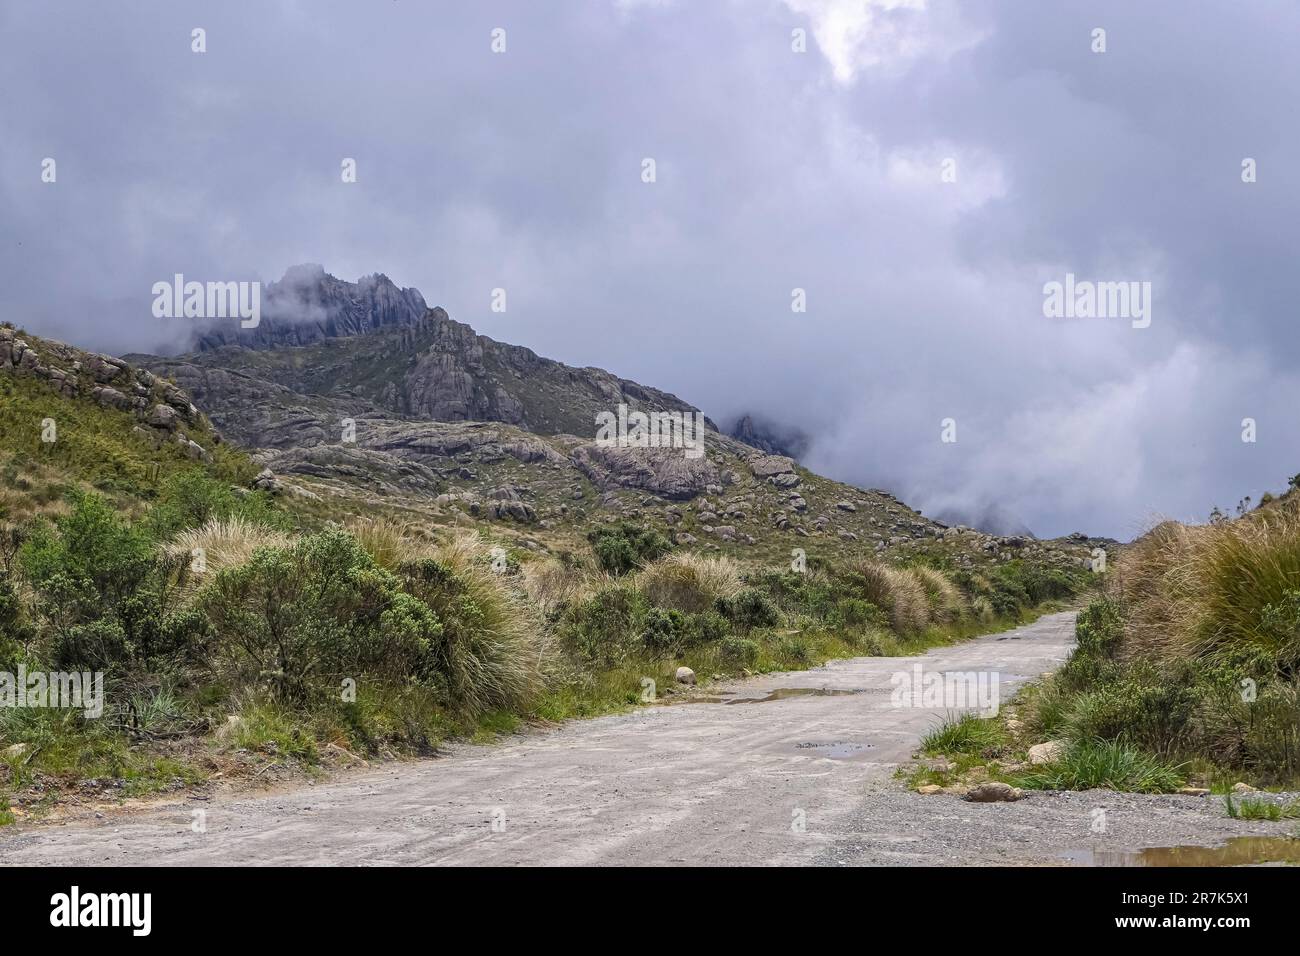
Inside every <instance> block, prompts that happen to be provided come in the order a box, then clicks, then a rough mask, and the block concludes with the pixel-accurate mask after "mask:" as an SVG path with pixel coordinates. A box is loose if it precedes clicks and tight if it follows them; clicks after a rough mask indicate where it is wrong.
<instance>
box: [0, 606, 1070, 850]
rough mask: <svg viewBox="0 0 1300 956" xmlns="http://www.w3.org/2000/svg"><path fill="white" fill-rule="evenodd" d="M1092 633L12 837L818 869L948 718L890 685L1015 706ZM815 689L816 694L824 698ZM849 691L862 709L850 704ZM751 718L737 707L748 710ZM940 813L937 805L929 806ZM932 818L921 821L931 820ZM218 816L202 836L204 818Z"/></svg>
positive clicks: (785, 686)
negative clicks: (1027, 683) (898, 680)
mask: <svg viewBox="0 0 1300 956" xmlns="http://www.w3.org/2000/svg"><path fill="white" fill-rule="evenodd" d="M1073 620H1074V615H1073V614H1070V613H1064V614H1055V615H1051V616H1049V617H1045V618H1042V619H1040V620H1039V621H1037V622H1036V623H1034V624H1033V625H1030V626H1027V627H1023V628H1020V629H1018V630H1015V631H1008V632H1005V633H1002V634H993V635H988V636H986V637H981V638H977V639H975V640H972V641H968V642H965V643H962V644H959V645H957V646H954V647H945V648H939V649H936V650H933V651H931V652H930V653H928V654H926V655H924V656H921V657H911V658H857V659H853V660H844V661H834V662H831V663H830V664H828V665H826V666H824V667H820V668H817V669H815V670H811V671H804V672H794V673H783V674H773V675H769V676H766V677H762V678H757V679H753V680H749V681H744V682H738V683H736V684H732V685H729V686H727V687H725V688H724V690H726V691H729V692H730V696H726V697H724V698H723V699H724V700H725V701H727V702H726V703H692V704H674V705H667V706H654V707H641V708H638V709H637V710H635V711H633V712H631V713H627V714H621V715H617V716H611V717H602V718H598V719H595V720H587V721H574V722H572V723H569V724H566V725H564V726H563V727H561V728H559V729H558V730H554V731H550V732H543V733H534V734H528V735H525V736H521V737H518V738H513V739H511V740H510V741H508V742H506V743H502V744H497V745H494V746H487V747H477V746H460V747H456V748H453V750H452V751H451V752H450V753H449V755H448V756H446V757H443V758H439V759H434V760H427V761H421V762H418V763H407V764H400V765H392V766H389V767H387V768H385V769H383V770H377V771H364V772H361V773H354V774H348V775H345V776H343V777H341V778H339V779H337V780H334V781H333V782H329V783H324V784H319V785H316V786H311V787H307V788H305V789H302V790H298V791H295V792H292V793H289V794H275V795H261V796H254V797H243V798H239V799H230V800H220V801H219V800H213V801H210V802H207V803H199V802H186V803H184V804H178V805H176V806H174V807H167V808H163V809H159V810H156V811H150V812H148V813H145V814H136V815H131V816H120V817H112V816H110V818H108V819H106V820H104V821H102V822H100V823H99V824H98V825H86V824H82V823H67V824H65V825H46V826H40V825H37V826H30V827H24V828H22V829H19V830H17V831H16V832H11V833H8V834H4V835H0V861H3V862H11V863H25V864H46V863H67V864H101V865H121V864H133V863H154V864H165V865H173V864H175V865H186V864H214V863H215V864H238V865H250V864H259V863H275V864H327V863H338V864H369V865H385V864H435V865H438V864H442V865H451V864H536V865H551V864H672V863H693V864H774V863H804V862H813V861H815V860H816V858H817V857H818V856H819V854H821V853H823V851H825V850H827V849H828V848H830V847H831V846H832V845H833V844H834V842H835V841H836V840H837V839H839V837H837V836H836V833H837V831H840V830H842V828H843V824H844V823H845V821H848V820H851V819H852V817H853V814H854V812H855V811H859V810H860V809H861V805H862V803H863V801H864V793H866V791H867V790H869V789H871V788H872V787H877V788H878V787H880V786H881V785H888V786H889V787H891V788H892V787H896V784H893V783H892V782H891V781H890V780H889V777H890V774H891V773H892V771H893V769H894V767H895V766H896V765H897V763H898V762H899V761H902V760H905V759H907V758H908V757H909V756H910V754H911V753H912V751H913V750H914V748H915V747H916V744H917V741H918V740H919V739H920V737H921V735H922V734H924V733H925V732H926V730H927V729H928V728H929V727H931V726H932V725H933V724H934V723H936V722H937V721H938V720H939V719H940V717H941V716H942V714H943V713H944V709H943V708H942V707H939V708H930V709H925V708H920V707H896V706H892V705H891V692H892V690H893V684H892V683H891V675H892V674H894V673H895V672H898V671H910V670H911V669H912V667H913V665H914V664H917V663H920V664H921V665H922V666H923V667H924V668H925V670H926V671H944V672H949V671H961V672H969V671H984V672H996V674H997V675H998V677H999V678H1000V682H1001V683H1000V689H1001V697H1002V700H1003V701H1005V700H1007V699H1008V698H1009V697H1010V695H1011V692H1012V689H1013V688H1014V687H1015V686H1016V685H1017V684H1019V683H1021V682H1022V681H1023V680H1025V679H1027V678H1032V677H1034V676H1037V675H1038V674H1040V673H1042V672H1044V671H1046V670H1050V669H1051V668H1053V667H1054V666H1056V665H1057V664H1059V663H1060V662H1061V661H1062V660H1064V658H1065V656H1066V654H1067V653H1068V650H1069V648H1070V645H1071V643H1072V641H1073ZM807 691H816V693H807ZM839 692H846V693H839ZM732 701H734V703H733V702H732ZM904 796H905V797H907V798H908V799H913V800H917V801H924V800H926V799H933V798H921V797H913V796H911V795H904ZM928 806H929V805H928V804H924V803H920V804H918V805H917V815H918V817H922V816H924V814H925V812H926V809H925V808H926V807H928ZM198 808H202V809H204V810H205V811H206V820H205V823H206V832H194V829H193V828H192V827H191V823H192V820H193V817H192V813H191V811H192V810H193V809H198Z"/></svg>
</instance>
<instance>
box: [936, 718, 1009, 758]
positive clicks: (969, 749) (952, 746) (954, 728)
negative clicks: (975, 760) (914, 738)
mask: <svg viewBox="0 0 1300 956" xmlns="http://www.w3.org/2000/svg"><path fill="white" fill-rule="evenodd" d="M1005 742H1006V732H1005V731H1004V730H1003V728H1002V725H1001V724H1000V723H999V722H998V721H996V720H989V719H986V718H983V717H980V716H979V715H978V714H973V713H969V712H967V713H964V714H960V715H958V716H956V717H948V718H946V719H945V720H944V721H943V722H942V723H940V724H939V726H937V727H936V728H935V729H934V730H932V731H930V732H929V733H928V734H926V735H925V736H924V737H922V738H921V750H922V751H923V752H924V753H925V754H927V755H928V756H931V757H933V756H938V755H940V754H982V753H984V752H985V751H990V750H996V749H998V748H1000V747H1001V746H1002V745H1003V744H1004V743H1005Z"/></svg>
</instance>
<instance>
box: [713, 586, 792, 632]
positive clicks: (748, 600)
mask: <svg viewBox="0 0 1300 956" xmlns="http://www.w3.org/2000/svg"><path fill="white" fill-rule="evenodd" d="M717 609H718V612H719V613H720V614H721V615H722V616H723V617H725V618H726V619H727V620H729V621H730V622H731V623H733V624H735V625H736V626H737V627H741V628H746V629H748V628H755V627H772V626H774V625H776V624H778V623H780V621H781V612H780V611H778V610H777V607H776V605H775V604H773V603H772V600H771V598H769V597H768V596H767V595H766V594H764V593H763V592H762V591H760V590H758V589H757V588H752V587H751V588H744V589H743V590H742V591H741V592H740V593H739V594H737V595H736V596H735V597H731V598H720V599H719V600H718V602H717Z"/></svg>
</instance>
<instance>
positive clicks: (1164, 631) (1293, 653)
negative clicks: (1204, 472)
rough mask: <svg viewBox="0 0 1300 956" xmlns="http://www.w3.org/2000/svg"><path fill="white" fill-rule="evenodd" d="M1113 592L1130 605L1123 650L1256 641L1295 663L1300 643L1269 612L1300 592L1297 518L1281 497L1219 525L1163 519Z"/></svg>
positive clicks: (1133, 551)
mask: <svg viewBox="0 0 1300 956" xmlns="http://www.w3.org/2000/svg"><path fill="white" fill-rule="evenodd" d="M1109 590H1110V593H1111V595H1112V596H1113V597H1114V598H1115V599H1116V600H1117V601H1119V602H1120V604H1121V606H1122V607H1123V608H1124V612H1125V617H1126V624H1125V635H1124V642H1123V646H1122V648H1121V653H1122V655H1123V656H1125V657H1134V656H1153V657H1166V658H1167V657H1171V656H1188V655H1193V656H1217V657H1224V658H1226V657H1228V656H1231V655H1234V654H1239V653H1242V652H1243V651H1245V650H1246V649H1247V648H1253V649H1254V650H1256V651H1258V652H1262V653H1264V654H1266V655H1269V656H1271V657H1273V658H1274V659H1276V660H1278V661H1279V663H1282V664H1284V666H1289V664H1288V662H1291V661H1294V660H1295V659H1296V658H1297V657H1300V647H1297V643H1300V642H1297V641H1296V640H1295V637H1294V635H1287V634H1285V633H1276V632H1275V631H1273V630H1270V629H1269V628H1268V627H1267V626H1266V624H1265V618H1266V615H1267V614H1268V613H1269V608H1270V607H1273V608H1275V609H1276V608H1279V607H1281V606H1283V605H1285V604H1286V602H1288V601H1289V600H1292V597H1291V596H1292V595H1293V594H1294V593H1295V592H1300V516H1297V513H1296V509H1295V507H1294V506H1292V505H1290V504H1289V503H1287V502H1283V504H1281V505H1280V506H1277V507H1270V508H1267V509H1262V510H1259V511H1255V512H1252V513H1250V514H1248V515H1246V516H1245V517H1243V518H1239V519H1237V520H1235V521H1225V522H1221V523H1218V524H1210V525H1197V526H1187V525H1182V524H1179V523H1177V522H1173V521H1166V522H1163V523H1162V524H1159V525H1157V526H1156V527H1154V528H1152V529H1151V530H1150V531H1149V532H1147V533H1146V534H1145V535H1143V536H1142V537H1141V538H1139V539H1138V540H1137V541H1136V542H1134V544H1133V545H1132V546H1131V547H1130V548H1129V549H1128V551H1127V553H1126V554H1125V555H1124V556H1123V558H1122V559H1121V560H1120V561H1119V562H1118V564H1117V566H1116V567H1115V571H1114V574H1113V575H1112V578H1111V581H1110V582H1109Z"/></svg>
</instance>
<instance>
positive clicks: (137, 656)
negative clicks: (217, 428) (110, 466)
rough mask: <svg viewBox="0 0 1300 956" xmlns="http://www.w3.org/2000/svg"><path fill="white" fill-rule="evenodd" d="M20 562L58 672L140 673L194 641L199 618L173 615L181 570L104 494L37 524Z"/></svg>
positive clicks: (79, 499) (76, 497) (87, 496)
mask: <svg viewBox="0 0 1300 956" xmlns="http://www.w3.org/2000/svg"><path fill="white" fill-rule="evenodd" d="M18 563H19V565H20V567H21V568H22V571H23V573H24V575H25V576H26V578H27V580H28V582H29V583H30V584H31V586H32V589H33V590H34V592H35V594H36V598H37V610H38V613H39V615H40V617H41V621H40V624H42V625H43V626H44V628H45V629H46V631H47V632H48V634H49V635H50V640H49V642H48V643H49V646H48V647H47V653H48V656H49V659H50V662H51V663H52V664H54V665H55V666H56V667H64V668H72V667H77V666H86V667H91V668H93V669H95V670H105V671H108V670H112V669H114V668H118V667H122V666H128V667H130V666H140V665H144V664H147V663H149V662H151V661H154V660H156V659H157V658H160V657H170V656H172V655H175V654H178V653H181V652H184V651H187V650H189V649H190V644H191V642H192V641H194V640H195V639H196V630H195V628H196V624H197V622H196V620H195V618H194V617H193V616H192V615H189V614H185V613H179V614H178V613H173V608H172V603H173V601H172V598H173V581H174V579H175V576H176V574H178V573H181V572H180V571H179V563H178V562H176V561H173V560H171V559H168V558H165V557H164V556H163V555H162V554H161V553H160V552H159V551H158V550H157V549H156V547H155V546H154V545H153V544H152V543H151V541H150V540H149V539H148V537H147V536H146V535H145V534H143V533H142V532H141V531H140V530H138V529H137V528H134V527H132V526H131V525H129V524H128V523H127V522H126V521H125V520H124V519H123V518H121V517H120V516H119V515H118V514H117V513H116V512H115V511H114V510H113V509H112V508H110V507H109V505H108V503H107V502H106V501H105V500H104V499H103V498H101V497H100V496H99V495H96V494H93V493H79V492H78V493H74V494H73V495H72V511H71V512H70V513H68V514H66V515H64V516H62V517H60V518H58V519H57V520H56V521H55V522H54V523H53V524H48V523H46V524H41V525H38V526H37V527H36V528H35V529H34V530H33V532H32V534H31V536H30V537H29V538H28V539H27V541H26V542H25V543H24V544H23V546H22V548H21V549H20V551H19V553H18Z"/></svg>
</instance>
